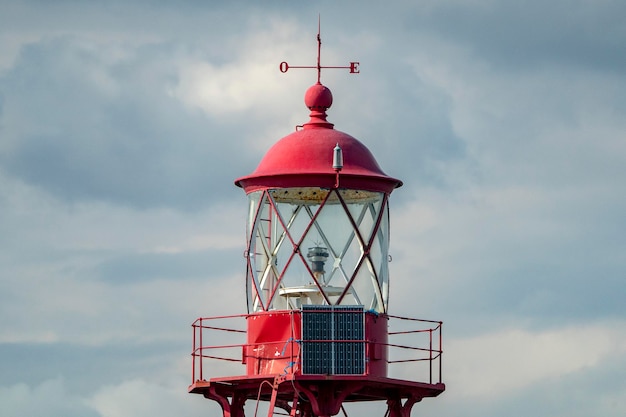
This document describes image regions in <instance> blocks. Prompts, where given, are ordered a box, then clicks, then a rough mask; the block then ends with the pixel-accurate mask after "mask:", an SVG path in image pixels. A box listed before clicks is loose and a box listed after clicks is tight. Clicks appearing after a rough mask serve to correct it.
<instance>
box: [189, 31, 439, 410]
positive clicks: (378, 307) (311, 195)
mask: <svg viewBox="0 0 626 417" xmlns="http://www.w3.org/2000/svg"><path fill="white" fill-rule="evenodd" d="M317 41H318V42H317V43H318V45H317V46H318V55H317V65H316V66H310V67H308V66H289V64H287V63H286V62H283V63H281V64H280V67H279V68H280V71H281V72H287V71H288V70H289V69H291V68H314V69H317V82H316V83H315V84H314V85H312V86H311V87H310V88H308V89H307V90H306V92H305V95H304V103H305V106H306V108H308V110H309V115H308V121H306V122H305V123H303V124H302V125H300V126H298V127H296V130H295V131H293V132H292V133H290V134H288V135H287V136H285V137H283V138H282V139H280V140H278V141H277V142H276V143H275V144H274V145H273V146H272V147H271V148H270V149H269V150H268V151H267V152H266V154H265V155H264V156H263V157H262V158H261V160H260V163H259V164H258V166H257V167H256V169H254V170H253V171H252V173H250V174H248V175H245V176H242V177H240V178H238V179H237V180H236V181H235V185H237V186H238V187H241V188H242V189H243V191H244V192H245V194H246V196H247V204H248V216H247V220H246V221H247V227H246V231H247V232H246V236H247V240H246V249H245V277H246V279H245V288H244V287H243V286H242V288H241V291H245V292H246V300H247V311H246V312H245V313H242V314H241V315H237V316H220V315H217V316H213V317H203V318H199V319H197V320H196V321H195V322H194V323H193V325H192V327H193V350H192V383H191V385H190V386H189V392H191V393H196V394H202V395H203V396H204V397H206V398H208V399H211V400H214V401H216V402H217V403H218V404H219V405H220V407H221V409H222V411H223V416H224V417H243V416H244V415H245V409H244V406H245V405H246V402H248V401H250V402H254V403H255V404H256V406H258V404H259V403H261V402H263V403H265V404H266V405H265V407H266V409H267V413H268V416H273V415H280V414H282V415H285V414H286V415H289V416H294V417H295V416H300V417H313V416H316V417H326V416H334V415H337V414H339V413H341V412H343V413H344V414H346V408H345V407H344V404H348V403H355V402H371V401H378V402H384V403H385V404H386V410H387V411H386V414H385V415H387V416H390V417H409V416H410V414H411V410H412V407H413V406H414V404H415V403H417V402H419V401H421V400H422V399H423V398H427V397H436V396H438V395H439V394H441V393H442V392H443V391H444V390H445V385H444V384H443V382H442V376H441V373H442V372H441V371H442V339H441V326H442V323H441V322H440V321H432V320H418V319H414V318H408V317H397V316H393V315H391V314H390V313H389V302H390V291H389V288H390V281H391V278H390V274H389V268H388V265H389V261H390V255H389V233H390V221H389V220H390V212H389V199H390V196H391V193H392V192H393V191H394V190H395V189H396V188H398V187H400V186H401V185H402V182H401V181H400V180H399V179H396V178H393V177H391V176H389V175H387V174H386V173H385V172H384V171H383V170H382V169H381V167H380V166H379V164H378V163H377V161H376V159H375V157H374V155H372V153H371V152H370V151H369V149H368V148H367V147H366V146H365V145H364V144H363V143H362V142H360V141H359V140H358V139H356V138H354V137H352V136H351V135H349V134H347V133H344V132H341V131H340V130H337V129H335V127H334V125H333V123H331V122H329V121H328V110H329V109H330V108H331V106H332V103H333V95H332V93H331V91H330V89H329V88H328V87H326V86H324V85H323V84H322V83H321V72H322V69H325V68H345V69H348V70H349V72H350V73H358V72H359V64H358V63H357V62H351V63H350V65H348V66H344V67H324V66H322V65H321V63H320V55H321V53H320V52H321V38H320V34H319V32H318V37H317ZM355 104H356V103H355ZM409 278H411V279H413V278H412V277H394V279H409ZM242 282H243V281H242ZM225 334H228V335H235V338H237V337H239V339H238V340H237V341H236V342H235V343H228V344H226V343H224V342H223V340H224V338H223V336H224V335H225ZM418 341H419V343H418ZM222 361H226V362H229V363H233V364H236V366H237V369H238V371H236V372H237V373H234V374H232V375H221V376H220V375H214V374H213V373H214V370H215V369H218V367H217V365H216V364H217V363H219V362H222ZM413 365H414V366H415V369H416V371H415V373H410V375H409V377H402V378H398V377H394V375H393V372H392V369H391V368H392V367H394V366H397V367H402V370H406V369H411V366H413ZM255 408H256V407H255ZM255 414H256V413H255Z"/></svg>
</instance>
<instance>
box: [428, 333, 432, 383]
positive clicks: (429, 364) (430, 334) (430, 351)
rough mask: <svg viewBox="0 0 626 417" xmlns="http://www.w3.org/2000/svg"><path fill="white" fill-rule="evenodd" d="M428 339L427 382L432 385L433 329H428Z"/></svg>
mask: <svg viewBox="0 0 626 417" xmlns="http://www.w3.org/2000/svg"><path fill="white" fill-rule="evenodd" d="M428 338H429V348H428V354H429V356H430V357H429V360H428V366H429V372H428V373H429V376H428V377H429V382H430V383H431V384H432V383H433V329H432V327H431V328H430V329H428Z"/></svg>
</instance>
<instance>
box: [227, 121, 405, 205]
mask: <svg viewBox="0 0 626 417" xmlns="http://www.w3.org/2000/svg"><path fill="white" fill-rule="evenodd" d="M304 127H305V128H304V129H303V130H300V131H296V132H293V133H291V134H290V135H288V136H285V137H284V138H283V139H281V140H279V141H278V142H277V143H276V144H275V145H274V146H272V148H270V150H269V151H268V152H267V153H266V154H265V157H264V158H263V159H262V160H261V162H260V164H259V165H258V167H257V168H256V169H255V170H254V172H253V173H252V174H250V175H248V176H245V177H242V178H239V179H237V181H236V182H235V184H236V185H238V186H240V187H242V188H243V189H244V190H245V191H246V193H250V192H253V191H257V190H262V189H270V188H289V187H321V188H334V185H335V182H336V173H335V171H334V170H333V169H332V150H333V148H334V147H335V145H337V144H338V145H339V146H340V147H341V149H342V150H343V155H344V166H343V169H342V170H341V187H342V188H350V189H356V190H367V191H381V192H385V193H390V192H391V191H392V190H393V189H394V188H396V187H399V186H401V185H402V181H400V180H398V179H395V178H392V177H389V176H388V175H386V174H385V173H384V172H383V171H382V169H381V168H380V166H379V165H378V162H376V159H374V156H373V155H372V153H371V152H370V151H369V149H367V148H366V147H365V145H363V144H362V143H361V142H359V141H358V140H357V139H355V138H354V137H352V136H350V135H348V134H346V133H343V132H340V131H338V130H335V129H332V128H326V127H320V126H317V125H316V126H312V127H310V128H308V127H307V125H305V126H304Z"/></svg>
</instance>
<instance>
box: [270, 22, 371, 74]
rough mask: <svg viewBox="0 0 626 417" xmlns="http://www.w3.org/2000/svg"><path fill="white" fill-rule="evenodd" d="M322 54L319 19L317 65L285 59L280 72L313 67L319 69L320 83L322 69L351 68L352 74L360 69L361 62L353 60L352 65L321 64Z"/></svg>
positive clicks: (280, 66)
mask: <svg viewBox="0 0 626 417" xmlns="http://www.w3.org/2000/svg"><path fill="white" fill-rule="evenodd" d="M321 56H322V36H321V31H320V23H319V20H318V23H317V65H315V66H313V65H289V64H288V63H287V62H286V61H283V62H281V63H280V65H279V67H278V68H279V69H280V72H282V73H285V72H287V71H289V69H290V68H311V69H316V70H317V83H318V84H320V79H321V76H322V69H347V70H350V74H358V73H359V72H360V70H359V65H360V64H359V62H356V61H352V62H350V65H347V66H323V65H322V64H321Z"/></svg>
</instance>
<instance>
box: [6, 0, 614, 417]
mask: <svg viewBox="0 0 626 417" xmlns="http://www.w3.org/2000/svg"><path fill="white" fill-rule="evenodd" d="M260 3H261V2H249V3H246V2H243V1H224V2H220V1H211V2H208V1H179V2H163V1H147V0H146V1H134V2H128V1H121V0H119V1H117V0H114V1H70V0H67V1H54V2H44V1H36V0H32V1H9V0H0V319H1V321H0V409H1V413H0V414H2V416H7V417H18V416H19V417H23V416H45V417H48V416H49V417H127V416H133V417H161V416H163V417H165V416H173V415H175V416H189V417H193V416H207V415H213V416H216V415H218V413H219V409H218V408H217V406H216V405H215V404H213V403H212V402H210V401H208V400H204V399H202V398H201V397H200V396H194V395H190V394H187V393H186V390H187V385H188V384H189V383H190V382H191V375H190V368H191V366H190V357H189V352H190V350H191V328H190V324H191V322H192V321H193V320H194V319H195V318H196V317H199V316H211V315H221V314H238V313H244V312H245V300H244V295H245V294H244V286H243V283H244V276H245V265H244V260H243V258H242V255H241V254H242V252H243V250H244V247H245V246H244V245H245V215H246V214H245V211H246V208H247V201H246V197H245V195H244V193H243V192H242V191H241V190H240V189H238V188H236V187H235V186H234V185H233V180H234V179H235V178H237V177H239V176H243V175H246V174H248V173H250V172H251V171H252V170H253V169H254V168H255V166H256V164H257V162H258V161H259V160H260V158H261V157H262V155H263V154H264V152H265V151H266V150H267V149H268V147H269V146H270V145H271V144H272V143H274V142H275V141H276V140H278V139H280V138H281V137H283V136H285V135H287V134H289V133H291V132H292V131H293V128H294V126H295V125H297V124H300V123H303V122H306V121H307V120H308V111H307V110H306V109H305V107H304V105H303V101H302V98H303V94H304V92H305V90H306V88H307V87H308V86H310V85H311V84H313V83H314V82H315V73H314V71H308V70H300V71H295V70H294V71H289V72H288V73H287V74H281V73H280V72H279V71H278V64H279V63H280V62H281V61H288V62H289V63H291V64H293V65H310V64H313V63H314V62H315V55H316V41H315V35H316V32H317V19H318V14H321V18H322V39H323V51H322V62H323V63H326V64H327V65H346V64H347V63H348V62H349V61H359V62H360V63H361V73H360V74H359V75H350V74H348V73H347V71H339V70H333V71H326V72H324V73H323V75H322V82H324V84H326V85H327V86H328V87H329V88H331V90H332V91H333V95H334V98H335V101H334V105H333V107H332V108H331V109H330V110H329V120H330V121H331V122H333V123H335V127H336V128H337V129H339V130H342V131H344V132H347V133H349V134H351V135H353V136H355V137H356V138H358V139H360V140H361V141H362V142H363V143H365V144H366V145H367V146H368V147H369V148H370V149H371V150H372V152H373V153H374V155H376V158H377V159H378V161H379V163H380V165H381V166H382V167H383V169H384V170H385V171H386V172H387V173H388V174H389V175H391V176H394V177H396V178H400V179H402V180H403V181H404V184H405V185H404V186H403V187H402V188H400V189H398V190H397V191H395V192H394V193H393V195H392V203H391V209H392V213H391V216H392V220H391V226H392V238H391V240H392V241H391V254H392V255H393V262H392V263H391V265H390V270H391V280H392V283H391V300H390V310H391V313H393V314H396V315H405V316H411V317H420V318H427V319H437V320H439V319H441V320H443V321H444V350H445V353H444V358H445V360H444V382H446V383H447V386H448V389H447V391H446V392H445V393H444V394H443V395H442V396H441V397H439V398H437V399H430V400H424V401H423V402H422V403H420V404H418V405H416V406H415V408H414V414H415V415H417V414H420V415H437V416H444V417H456V416H463V417H474V416H481V417H496V416H498V417H500V416H507V417H522V416H523V417H526V416H529V415H532V416H540V417H544V416H545V417H560V416H568V417H572V416H580V417H587V416H590V415H598V416H607V417H613V416H615V417H617V416H623V415H626V378H625V377H624V375H626V306H625V301H624V299H625V296H626V214H625V213H626V50H625V47H626V23H625V22H626V21H625V20H624V16H626V3H624V2H623V1H619V0H570V1H565V0H553V1H549V2H546V1H534V0H533V1H526V2H514V1H510V2H508V1H497V0H418V1H415V0H405V1H385V2H371V3H372V4H371V5H367V6H366V5H365V4H369V3H367V2H363V1H358V2H357V1H342V2H337V1H320V2H295V1H268V2H263V5H262V6H261V5H258V4H260ZM381 410H382V408H381ZM366 414H367V413H366ZM366 414H364V415H366ZM370 414H371V415H372V416H374V415H382V411H381V412H377V413H373V412H372V413H370Z"/></svg>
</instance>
